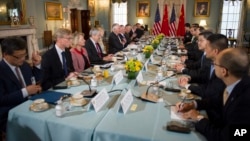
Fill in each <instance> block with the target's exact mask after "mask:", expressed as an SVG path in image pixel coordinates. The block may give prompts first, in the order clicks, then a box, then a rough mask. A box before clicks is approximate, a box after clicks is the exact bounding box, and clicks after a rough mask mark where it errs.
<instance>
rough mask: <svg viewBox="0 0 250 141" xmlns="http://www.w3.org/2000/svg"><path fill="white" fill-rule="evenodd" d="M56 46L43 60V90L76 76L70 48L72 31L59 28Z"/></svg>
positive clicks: (56, 35)
mask: <svg viewBox="0 0 250 141" xmlns="http://www.w3.org/2000/svg"><path fill="white" fill-rule="evenodd" d="M54 36H55V40H56V42H55V44H54V46H53V48H51V49H50V50H48V51H47V52H46V53H45V54H44V55H43V59H42V82H41V84H42V88H43V90H47V89H49V88H51V87H53V86H55V85H57V84H59V83H61V82H63V81H65V80H66V79H69V78H71V77H73V76H75V73H74V68H73V64H72V58H71V53H70V51H69V49H68V48H69V47H70V45H71V40H72V35H71V31H70V30H68V29H64V28H59V29H57V30H56V32H55V35H54Z"/></svg>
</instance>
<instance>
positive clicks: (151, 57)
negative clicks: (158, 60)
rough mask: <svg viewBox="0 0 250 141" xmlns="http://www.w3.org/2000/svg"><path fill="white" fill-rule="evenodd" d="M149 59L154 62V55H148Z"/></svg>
mask: <svg viewBox="0 0 250 141" xmlns="http://www.w3.org/2000/svg"><path fill="white" fill-rule="evenodd" d="M150 60H151V63H154V62H155V59H154V56H153V55H151V56H150Z"/></svg>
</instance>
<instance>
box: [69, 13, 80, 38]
mask: <svg viewBox="0 0 250 141" xmlns="http://www.w3.org/2000/svg"><path fill="white" fill-rule="evenodd" d="M77 13H78V11H77V9H70V17H71V18H70V23H71V31H72V32H73V33H74V32H75V31H79V25H78V20H79V19H78V16H77V15H78V14H77Z"/></svg>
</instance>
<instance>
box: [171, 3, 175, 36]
mask: <svg viewBox="0 0 250 141" xmlns="http://www.w3.org/2000/svg"><path fill="white" fill-rule="evenodd" d="M175 20H176V15H175V9H174V4H173V8H172V13H171V17H170V36H176V26H175Z"/></svg>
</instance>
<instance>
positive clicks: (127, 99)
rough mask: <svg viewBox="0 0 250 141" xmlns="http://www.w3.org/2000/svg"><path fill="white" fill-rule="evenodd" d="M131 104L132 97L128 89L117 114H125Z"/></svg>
mask: <svg viewBox="0 0 250 141" xmlns="http://www.w3.org/2000/svg"><path fill="white" fill-rule="evenodd" d="M132 102H133V95H132V92H131V90H130V89H129V90H128V92H127V93H126V94H125V95H124V97H123V98H122V100H121V104H120V107H119V110H118V112H120V113H124V114H126V113H127V111H128V109H129V107H130V105H131V104H132Z"/></svg>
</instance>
